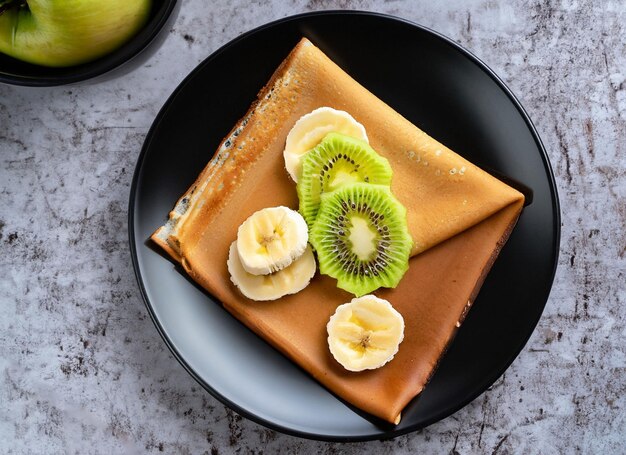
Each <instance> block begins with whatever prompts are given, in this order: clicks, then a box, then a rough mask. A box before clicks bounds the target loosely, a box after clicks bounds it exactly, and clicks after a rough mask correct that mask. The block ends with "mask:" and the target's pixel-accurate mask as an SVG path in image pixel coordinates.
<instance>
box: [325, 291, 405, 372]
mask: <svg viewBox="0 0 626 455" xmlns="http://www.w3.org/2000/svg"><path fill="white" fill-rule="evenodd" d="M326 329H327V331H328V346H329V347H330V352H331V353H332V355H333V357H334V358H335V359H336V360H337V362H339V363H340V364H341V365H342V366H343V367H344V368H345V369H346V370H349V371H363V370H373V369H375V368H379V367H381V366H383V365H384V364H386V363H387V362H389V361H390V360H391V359H393V356H394V355H396V353H397V352H398V347H399V345H400V343H401V342H402V340H403V338H404V319H403V318H402V315H401V314H400V313H398V312H397V311H396V310H395V309H394V308H393V307H392V306H391V304H390V303H389V302H388V301H386V300H384V299H380V298H378V297H376V296H374V295H364V296H363V297H358V298H354V299H352V301H351V302H349V303H344V304H343V305H339V306H338V307H337V310H336V311H335V314H333V315H332V316H331V318H330V321H328V324H327V326H326Z"/></svg>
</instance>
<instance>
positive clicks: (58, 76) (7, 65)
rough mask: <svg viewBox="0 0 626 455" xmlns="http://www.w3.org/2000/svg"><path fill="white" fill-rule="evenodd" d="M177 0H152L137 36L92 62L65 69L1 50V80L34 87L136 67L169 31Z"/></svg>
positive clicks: (118, 73)
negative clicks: (3, 52)
mask: <svg viewBox="0 0 626 455" xmlns="http://www.w3.org/2000/svg"><path fill="white" fill-rule="evenodd" d="M177 12H178V5H177V1H176V0H153V2H152V9H151V10H150V16H149V17H148V20H147V21H146V24H145V25H144V26H143V28H142V29H141V30H139V32H137V34H136V35H135V36H133V37H132V38H131V39H130V40H128V42H126V43H125V44H124V45H122V46H121V47H120V48H119V49H117V50H115V51H113V52H111V53H110V54H107V55H105V56H104V57H101V58H99V59H97V60H94V61H92V62H88V63H84V64H82V65H75V66H69V67H66V68H49V67H46V66H41V65H33V64H31V63H27V62H23V61H20V60H17V59H14V58H12V57H9V56H8V55H5V54H2V53H0V82H4V83H5V84H13V85H26V86H32V87H49V86H55V85H65V84H76V83H78V82H82V81H86V80H91V82H95V81H103V80H106V79H111V78H113V77H117V76H121V75H123V74H126V73H128V72H130V71H131V70H133V69H135V68H137V67H138V66H139V65H141V64H142V63H144V62H145V61H146V60H147V59H148V57H149V56H150V55H152V54H153V53H154V52H155V51H156V50H157V49H158V47H159V45H160V44H161V43H162V41H163V39H164V38H165V35H167V33H165V32H164V30H167V28H168V27H167V25H168V24H170V23H171V22H172V21H173V20H174V18H175V17H176V13H177Z"/></svg>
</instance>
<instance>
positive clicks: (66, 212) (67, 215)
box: [0, 0, 626, 454]
mask: <svg viewBox="0 0 626 455" xmlns="http://www.w3.org/2000/svg"><path fill="white" fill-rule="evenodd" d="M216 3H217V4H216V5H214V6H211V7H208V6H207V5H208V4H209V3H208V2H204V1H203V0H184V5H183V7H182V9H181V12H180V15H179V17H178V19H177V21H176V22H175V24H174V25H173V28H172V29H171V30H170V32H169V35H168V37H167V40H166V42H165V43H164V45H163V47H162V48H161V49H160V50H159V51H158V52H157V53H156V54H155V55H154V56H153V57H152V59H151V60H149V61H148V62H147V63H146V64H145V65H144V66H143V67H141V68H139V69H137V70H136V71H134V72H133V73H131V74H129V75H127V76H125V77H123V78H120V79H116V80H113V81H110V82H106V83H100V84H97V85H87V86H80V87H71V88H67V87H66V88H49V89H37V90H34V89H26V88H19V87H10V86H2V87H0V163H1V164H0V194H1V196H0V275H1V276H2V279H1V281H0V452H2V453H7V452H8V453H57V452H70V453H74V452H76V453H113V452H118V453H119V452H131V453H134V452H139V453H141V452H161V451H162V452H166V453H210V454H217V453H232V452H239V453H273V452H275V451H277V450H279V449H280V450H281V451H282V452H284V453H346V454H357V453H364V452H372V453H391V452H394V453H395V452H397V453H415V452H416V451H419V452H420V453H448V452H450V453H459V454H467V453H543V454H551V453H579V452H580V453H623V450H624V444H625V443H626V398H625V396H626V326H625V322H626V310H625V305H626V295H625V294H626V290H625V281H626V278H625V275H626V259H625V257H624V256H625V251H626V229H625V224H626V202H625V201H626V181H625V178H624V177H625V174H626V158H624V157H625V156H626V90H625V81H626V44H625V43H626V25H624V24H626V13H625V11H626V5H625V4H624V3H623V2H622V1H606V2H594V1H582V0H581V1H575V0H572V1H524V0H516V1H512V2H505V1H494V0H471V1H466V0H454V1H447V2H431V1H388V2H384V1H361V2H348V1H313V0H311V1H308V2H307V1H304V0H294V1H290V2H282V1H278V0H275V1H271V2H261V1H256V2H251V3H249V2H247V1H243V0H238V1H219V2H216ZM331 8H357V9H363V10H373V11H382V12H386V13H390V14H394V15H398V16H401V17H404V18H407V19H409V20H412V21H415V22H418V23H421V24H423V25H426V26H428V27H431V28H433V29H435V30H438V31H440V32H441V33H443V34H445V35H447V36H449V37H451V38H453V39H454V40H457V41H458V42H460V43H461V44H462V45H464V46H466V47H467V48H469V49H470V50H471V51H473V52H474V53H475V54H476V55H478V56H479V57H480V58H481V59H482V60H484V61H485V62H486V63H487V64H488V65H490V66H491V68H493V69H494V70H495V72H496V73H498V74H499V75H500V76H501V77H502V78H503V80H504V81H505V82H506V83H507V84H508V85H509V86H510V87H511V89H512V90H513V92H514V93H515V94H516V95H517V96H518V98H519V99H520V101H521V102H522V104H523V105H524V106H525V108H526V109H527V111H528V113H529V114H530V116H531V118H532V119H533V120H534V122H535V125H536V126H537V129H538V131H539V133H540V135H541V137H542V138H543V141H544V143H545V145H546V148H547V149H548V152H549V154H550V158H551V160H552V164H553V166H554V170H555V173H556V177H557V182H558V186H559V190H560V198H561V204H562V211H563V231H562V243H561V256H560V263H559V269H558V272H557V275H556V280H555V285H554V288H553V291H552V294H551V297H550V300H549V302H548V305H547V308H546V311H545V313H544V316H543V318H542V319H541V321H540V323H539V326H538V327H537V329H536V331H535V333H534V335H533V336H532V338H531V339H530V341H529V343H528V345H527V346H526V348H525V349H524V351H523V352H522V354H521V355H520V356H519V358H518V359H517V360H516V361H515V362H514V363H513V365H512V366H511V368H510V369H509V370H508V371H507V372H506V374H505V375H504V376H503V377H502V378H501V379H500V380H499V381H498V382H497V383H496V384H495V385H494V387H492V389H491V390H489V391H488V392H486V393H484V394H483V395H482V396H480V397H479V398H477V399H476V400H475V401H474V402H473V403H471V404H470V405H468V406H467V407H465V408H464V409H462V410H461V411H459V412H458V413H456V414H455V415H453V416H452V417H450V418H448V419H446V420H444V421H441V422H439V423H437V424H434V425H432V426H430V427H429V428H427V429H425V430H423V431H419V432H416V433H414V434H411V435H407V436H404V437H399V438H397V439H395V440H392V441H387V442H373V443H364V444H351V445H344V444H326V443H322V442H315V441H307V440H301V439H297V438H294V437H290V436H285V435H282V434H279V433H275V432H273V431H270V430H267V429H265V428H263V427H261V426H259V425H257V424H255V423H252V422H250V421H248V420H246V419H243V418H241V417H240V416H238V415H237V414H235V413H233V412H232V411H230V410H228V409H226V408H225V407H224V406H223V405H221V404H220V403H219V402H218V401H217V400H215V399H214V398H213V397H211V396H210V395H209V394H208V393H206V392H204V390H202V389H201V388H200V387H199V386H198V385H197V384H196V383H195V382H194V381H193V380H192V379H191V378H190V377H189V376H188V375H187V373H186V372H185V371H184V370H183V368H182V367H181V366H180V365H179V364H178V363H177V362H176V361H175V360H174V359H173V358H172V356H171V355H170V353H169V351H168V350H167V348H166V347H165V345H164V343H163V341H162V340H161V338H160V337H159V335H158V333H157V331H156V329H155V328H154V326H153V324H152V322H151V321H150V319H149V317H148V315H147V312H146V309H145V307H144V304H143V302H142V300H141V297H140V294H139V290H138V288H137V284H136V282H135V278H134V275H133V271H132V266H131V262H130V256H129V252H128V241H127V221H126V217H127V201H128V194H129V187H130V181H131V177H132V172H133V169H134V165H135V162H136V159H137V156H138V154H139V150H140V148H141V145H142V141H143V139H144V137H145V134H146V133H147V130H148V128H149V126H150V124H151V122H152V120H153V118H154V117H155V115H156V114H157V112H158V110H159V108H160V107H161V105H162V104H163V102H164V101H165V99H166V97H167V96H168V95H169V94H170V93H171V92H172V90H173V89H174V88H175V87H176V86H177V84H178V83H179V82H180V81H181V80H182V79H183V77H184V76H185V75H186V74H187V73H188V72H189V71H190V70H191V69H193V68H194V67H195V65H196V64H197V63H198V62H200V61H201V60H203V59H204V58H205V57H206V56H208V55H209V54H210V53H211V52H213V51H214V50H215V49H217V48H218V47H219V46H221V45H222V44H224V43H226V42H228V41H229V40H230V39H232V38H234V37H236V36H238V35H239V34H241V33H242V32H244V31H247V30H249V29H251V28H253V27H256V26H258V25H261V24H263V23H265V22H268V21H270V20H273V19H277V18H280V17H283V16H287V15H290V14H294V13H299V12H303V11H312V10H319V9H331Z"/></svg>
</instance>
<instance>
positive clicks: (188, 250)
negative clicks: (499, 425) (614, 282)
mask: <svg viewBox="0 0 626 455" xmlns="http://www.w3.org/2000/svg"><path fill="white" fill-rule="evenodd" d="M322 106H330V107H333V108H335V109H340V110H344V111H347V112H349V113H350V114H351V115H352V116H353V117H354V118H355V119H356V120H357V121H358V122H360V123H361V124H363V125H364V126H365V129H366V130H367V135H368V137H369V140H370V145H371V146H372V147H373V148H374V149H375V150H376V151H377V152H378V153H379V154H381V155H382V156H384V157H386V158H387V159H388V160H389V162H390V164H391V167H392V170H393V178H392V183H391V189H392V192H393V193H394V195H395V196H396V197H397V198H398V199H399V200H400V202H402V203H403V204H404V206H405V207H406V208H407V218H408V224H409V231H410V233H411V236H412V238H413V241H414V247H413V250H412V252H411V255H412V258H411V260H410V262H409V270H408V272H407V273H406V275H405V276H404V278H403V279H402V281H401V282H400V284H399V285H398V287H397V288H395V289H381V290H379V291H376V292H375V294H376V295H378V296H379V297H382V298H385V299H387V300H389V301H390V302H391V304H392V305H393V306H394V307H395V308H396V309H397V310H398V311H399V312H400V313H401V314H402V315H403V317H404V320H405V338H404V341H403V342H402V344H401V345H400V350H399V352H398V354H397V355H396V357H395V358H394V359H393V360H392V361H391V362H389V363H388V364H386V365H385V366H383V367H382V368H379V369H377V370H370V371H365V372H358V373H354V372H349V371H347V370H345V369H343V367H341V366H340V365H339V364H338V363H337V362H336V361H335V360H334V359H333V357H332V356H331V354H330V352H329V349H328V345H327V342H326V337H327V333H326V323H327V322H328V320H329V318H330V316H331V315H332V314H333V313H334V311H335V308H336V307H337V306H338V305H339V304H342V303H345V302H348V301H350V300H351V298H352V297H353V296H352V295H350V294H348V293H346V292H345V291H343V290H341V289H338V288H337V287H336V281H335V280H334V279H332V278H329V277H326V276H321V275H319V274H318V275H316V276H315V278H314V279H313V281H312V282H311V284H310V285H309V286H308V287H307V288H306V289H304V290H303V291H301V292H300V293H298V294H295V295H290V296H286V297H283V298H281V299H278V300H275V301H271V302H255V301H252V300H250V299H247V298H246V297H244V296H243V295H242V294H241V293H240V292H239V291H238V289H237V288H236V287H235V286H234V285H233V284H232V282H231V281H230V277H229V274H228V270H227V267H226V260H227V257H228V250H229V246H230V244H231V242H233V241H234V240H235V238H236V237H237V229H238V227H239V225H240V224H241V223H242V222H243V221H244V220H245V219H246V218H247V217H248V216H250V215H251V214H252V213H254V212H255V211H257V210H260V209H262V208H265V207H273V206H278V205H285V206H288V207H291V208H294V209H297V207H298V199H297V194H296V186H295V184H294V182H293V181H292V180H291V179H290V177H289V175H288V174H287V171H286V170H285V167H284V161H283V154H282V152H283V149H284V146H285V140H286V137H287V134H288V132H289V130H290V129H291V128H292V126H293V125H294V123H295V122H296V121H297V120H298V119H299V118H300V117H302V116H303V115H305V114H307V113H309V112H311V111H312V110H314V109H316V108H318V107H322ZM523 203H524V196H523V195H522V194H521V193H520V192H518V191H516V190H515V189H513V188H511V187H509V186H508V185H506V184H504V183H503V182H501V181H500V180H498V179H496V178H494V177H492V176H491V175H489V174H488V173H486V172H484V171H483V170H481V169H480V168H478V167H476V166H475V165H473V164H472V163H470V162H468V161H467V160H465V159H464V158H462V157H461V156H459V155H457V154H456V153H454V152H453V151H452V150H450V149H448V148H447V147H445V146H444V145H442V144H440V143H439V142H437V141H436V140H435V139H433V138H431V137H429V136H428V135H427V134H426V133H424V132H423V131H421V130H420V129H418V128H417V127H416V126H414V125H413V124H411V123H410V122H409V121H408V120H406V119H405V118H403V117H402V116H401V115H400V114H398V113H397V112H395V111H394V110H393V109H392V108H391V107H389V106H387V105H386V104H385V103H384V102H383V101H381V100H380V99H378V98H377V97H376V96H375V95H373V94H372V93H370V92H369V91H368V90H367V89H365V88H364V87H363V86H361V85H360V84H359V83H358V82H356V81H355V80H354V79H352V78H351V77H350V76H349V75H348V74H346V73H345V72H344V71H343V70H342V69H341V68H339V67H338V66H337V65H336V64H335V63H333V62H332V61H331V60H330V59H329V58H328V57H327V56H326V55H324V53H322V52H321V51H320V50H319V49H318V48H317V47H315V46H314V45H313V44H311V42H310V41H308V40H307V39H302V40H301V41H300V43H299V44H298V45H297V46H296V47H295V48H294V50H293V51H292V52H291V53H290V54H289V56H288V57H287V58H286V59H285V61H284V62H283V63H282V64H281V65H280V66H279V67H278V69H277V70H276V72H275V73H274V75H273V76H272V78H271V79H270V81H269V83H268V84H267V85H266V86H265V87H264V88H263V89H262V90H261V92H260V93H259V95H258V99H257V101H255V102H254V104H253V105H252V106H251V107H250V110H249V111H248V113H247V114H246V116H245V117H244V118H243V119H242V120H240V121H239V122H238V124H237V125H236V126H235V127H234V128H233V130H232V131H231V133H230V134H229V135H228V136H227V137H226V138H225V139H224V141H223V142H222V144H221V145H220V147H219V149H218V150H217V152H216V154H215V156H214V158H213V159H212V160H211V161H210V162H209V163H208V165H207V166H206V167H205V169H204V170H203V171H202V173H201V174H200V175H199V176H198V178H197V180H196V182H194V184H193V185H192V186H191V187H190V188H189V190H188V191H187V193H185V194H184V195H183V196H182V197H181V199H180V200H179V201H178V203H177V204H176V207H175V208H174V210H173V211H172V212H171V213H170V219H169V221H168V223H166V225H164V226H163V227H161V228H159V229H157V231H156V232H155V233H154V234H153V235H152V239H153V240H154V241H155V242H156V243H158V244H159V245H161V246H162V247H163V249H164V250H165V251H166V252H168V254H170V255H171V256H172V258H173V259H174V260H175V261H177V262H179V263H181V264H182V265H183V267H184V268H185V270H186V271H187V272H188V273H189V275H190V276H191V277H192V278H193V279H194V280H195V281H196V282H198V283H199V284H200V285H201V286H203V287H204V288H205V289H206V290H207V291H208V292H209V293H211V294H212V295H214V296H215V297H216V298H218V299H219V300H220V301H221V302H222V303H223V305H224V307H225V308H226V309H227V310H228V311H229V312H230V313H232V314H233V315H234V316H235V317H237V318H238V319H239V320H240V321H241V322H243V323H244V324H245V325H246V326H248V327H249V328H250V329H252V330H253V331H255V332H256V333H257V334H259V335H260V336H261V337H262V338H264V339H265V340H267V341H268V342H269V343H271V344H272V345H273V346H275V347H276V348H277V349H278V350H280V351H281V352H283V353H284V354H285V355H287V356H288V357H289V358H291V359H292V360H293V361H294V362H296V363H297V364H298V365H300V366H301V367H302V368H304V369H305V370H306V371H308V372H309V373H310V374H311V375H312V376H313V377H314V378H315V379H317V380H318V381H319V382H320V383H322V384H323V385H324V386H326V387H327V388H328V389H329V390H331V391H332V392H334V393H335V394H336V395H337V396H339V397H341V398H342V399H344V400H346V401H347V402H349V403H351V404H353V405H355V406H356V407H358V408H360V409H362V410H364V411H366V412H368V413H370V414H372V415H375V416H377V417H380V418H382V419H385V420H387V421H389V422H393V423H398V422H399V420H400V414H401V411H402V409H403V408H404V407H405V406H406V404H407V403H408V402H409V401H410V400H411V399H413V398H414V397H415V396H416V395H418V394H419V393H420V392H421V391H422V390H423V388H424V386H425V385H426V383H427V382H428V380H429V378H430V377H431V376H432V374H433V372H434V369H435V367H436V365H437V363H438V362H439V359H440V358H441V356H442V355H443V353H444V351H445V349H446V347H447V346H448V344H449V343H450V341H451V340H452V338H453V336H454V334H455V333H456V330H457V329H458V327H459V326H460V324H461V323H462V321H463V319H464V317H465V315H466V314H467V311H468V310H469V308H470V306H471V304H472V302H473V300H474V297H475V296H476V294H477V293H478V290H479V289H480V286H481V284H482V282H483V280H484V278H485V275H486V274H487V272H488V271H489V269H490V267H491V265H492V264H493V261H494V260H495V258H496V256H497V255H498V253H499V252H500V249H501V248H502V246H503V244H504V243H505V242H506V240H507V239H508V236H509V234H510V232H511V230H512V229H513V226H514V225H515V222H516V221H517V218H518V216H519V214H520V212H521V209H522V206H523Z"/></svg>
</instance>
